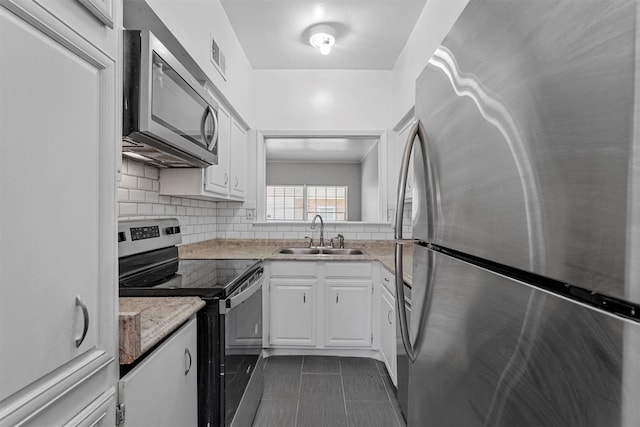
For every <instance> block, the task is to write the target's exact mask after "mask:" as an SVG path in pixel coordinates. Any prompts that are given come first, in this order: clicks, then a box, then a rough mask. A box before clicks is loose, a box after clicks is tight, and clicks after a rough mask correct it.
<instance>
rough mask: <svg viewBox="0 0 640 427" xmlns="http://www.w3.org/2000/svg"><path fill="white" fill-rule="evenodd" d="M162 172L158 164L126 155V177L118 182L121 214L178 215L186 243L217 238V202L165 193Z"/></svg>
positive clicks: (129, 217)
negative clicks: (142, 161) (162, 185)
mask: <svg viewBox="0 0 640 427" xmlns="http://www.w3.org/2000/svg"><path fill="white" fill-rule="evenodd" d="M159 172H160V171H159V169H158V168H156V167H153V166H148V165H145V164H143V163H140V162H136V161H133V160H130V159H127V158H123V159H122V180H121V181H120V184H119V186H118V216H119V218H122V219H124V218H126V219H133V218H157V217H167V216H168V217H175V218H178V221H180V226H181V228H182V242H183V243H195V242H201V241H203V240H209V239H215V238H216V237H217V236H216V225H217V221H216V220H217V217H216V203H215V202H208V201H203V200H194V199H184V198H182V197H171V196H161V195H160V193H159V191H160V181H159V180H158V178H159V175H160V173H159Z"/></svg>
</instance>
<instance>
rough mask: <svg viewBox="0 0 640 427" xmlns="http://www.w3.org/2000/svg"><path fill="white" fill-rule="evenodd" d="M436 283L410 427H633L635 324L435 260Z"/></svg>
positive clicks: (639, 334) (412, 391) (638, 341)
mask: <svg viewBox="0 0 640 427" xmlns="http://www.w3.org/2000/svg"><path fill="white" fill-rule="evenodd" d="M414 251H415V252H414V256H415V257H416V259H415V261H414V262H415V263H420V262H421V261H420V260H421V259H426V256H427V252H428V251H429V250H428V249H426V248H423V247H419V246H417V247H414ZM420 275H422V273H419V272H418V276H420ZM418 276H415V275H414V282H413V287H412V289H416V287H419V286H424V282H423V281H424V280H425V277H418ZM435 277H436V280H435V281H434V284H433V287H432V289H431V290H430V298H429V300H428V305H429V307H427V309H428V311H429V316H428V319H427V324H426V328H425V329H424V332H423V333H424V337H423V341H422V346H421V347H420V348H419V351H418V358H417V360H416V362H415V363H413V364H411V363H410V364H409V404H408V408H409V414H408V425H409V426H426V425H433V426H456V427H458V426H463V425H464V426H542V425H547V426H551V425H554V426H580V427H584V426H605V425H606V426H621V425H636V424H637V420H638V419H639V418H638V415H639V414H638V406H639V405H638V399H639V398H640V385H639V382H638V371H639V370H640V365H639V364H638V356H637V355H638V351H639V349H640V347H639V346H640V325H639V324H637V323H634V322H629V321H626V320H623V319H621V318H617V317H615V316H611V315H609V314H605V313H603V312H600V311H597V310H594V309H592V308H589V307H586V306H583V305H580V304H577V303H574V302H571V301H568V300H566V299H564V298H560V297H557V296H555V295H551V294H548V293H545V292H542V291H539V290H537V289H535V288H532V287H530V286H527V285H524V284H521V283H519V282H516V281H512V280H511V279H507V278H505V277H502V276H498V275H496V274H494V273H491V272H488V271H486V270H482V269H480V268H478V267H475V266H473V265H470V264H467V263H464V262H462V261H459V260H457V259H454V258H450V257H448V256H446V255H442V254H439V253H438V254H436V261H435ZM412 299H414V300H415V298H412ZM415 312H416V306H415V302H414V305H413V313H412V314H413V315H414V317H416V313H415ZM412 322H413V320H412Z"/></svg>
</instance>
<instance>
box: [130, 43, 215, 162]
mask: <svg viewBox="0 0 640 427" xmlns="http://www.w3.org/2000/svg"><path fill="white" fill-rule="evenodd" d="M123 52H124V57H123V62H124V73H123V89H124V96H123V102H124V103H123V121H122V151H123V154H124V155H126V156H128V157H132V158H134V159H138V160H141V161H143V162H145V163H149V164H152V165H155V166H159V167H207V166H210V165H215V164H218V119H217V113H218V112H217V108H218V104H217V103H216V102H215V100H214V99H213V98H212V97H211V96H210V95H209V94H208V93H207V92H206V91H205V90H204V89H203V88H202V86H201V85H200V84H199V83H198V82H197V81H196V79H195V78H193V77H192V76H191V75H190V73H189V72H188V71H187V70H186V68H185V67H184V66H183V65H182V64H180V62H179V61H178V60H177V59H176V57H175V56H173V55H172V54H171V52H169V51H168V50H167V49H166V48H165V46H164V45H163V44H162V43H161V42H160V41H159V40H158V39H157V38H156V37H155V36H154V35H153V34H152V33H151V32H149V31H133V30H127V31H124V49H123Z"/></svg>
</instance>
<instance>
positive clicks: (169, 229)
mask: <svg viewBox="0 0 640 427" xmlns="http://www.w3.org/2000/svg"><path fill="white" fill-rule="evenodd" d="M165 231H166V232H167V234H180V226H177V227H167V229H166V230H165Z"/></svg>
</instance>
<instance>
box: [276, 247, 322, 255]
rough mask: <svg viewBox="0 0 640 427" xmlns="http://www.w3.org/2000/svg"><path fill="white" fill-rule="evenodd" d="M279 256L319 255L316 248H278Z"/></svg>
mask: <svg viewBox="0 0 640 427" xmlns="http://www.w3.org/2000/svg"><path fill="white" fill-rule="evenodd" d="M278 253H279V254H293V255H314V254H319V253H320V249H318V248H280V250H279V251H278Z"/></svg>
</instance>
